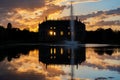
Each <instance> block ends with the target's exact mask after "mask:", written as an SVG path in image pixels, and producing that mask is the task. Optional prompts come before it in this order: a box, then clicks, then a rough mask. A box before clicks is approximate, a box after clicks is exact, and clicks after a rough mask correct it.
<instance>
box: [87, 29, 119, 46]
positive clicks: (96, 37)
mask: <svg viewBox="0 0 120 80" xmlns="http://www.w3.org/2000/svg"><path fill="white" fill-rule="evenodd" d="M85 43H100V44H120V31H113V30H112V29H110V28H109V29H102V28H99V29H97V30H96V31H86V37H85Z"/></svg>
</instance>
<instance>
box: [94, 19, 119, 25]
mask: <svg viewBox="0 0 120 80" xmlns="http://www.w3.org/2000/svg"><path fill="white" fill-rule="evenodd" d="M95 25H97V26H111V25H115V26H120V21H119V20H116V21H100V22H97V23H96V24H95Z"/></svg>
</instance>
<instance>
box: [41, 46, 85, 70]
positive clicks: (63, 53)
mask: <svg viewBox="0 0 120 80" xmlns="http://www.w3.org/2000/svg"><path fill="white" fill-rule="evenodd" d="M71 52H72V50H71V48H69V47H68V48H66V47H65V46H45V47H40V48H39V61H41V62H43V63H44V64H46V68H47V66H48V65H71V58H72V57H71ZM85 60H86V54H85V47H78V48H76V49H74V65H76V66H77V67H78V64H81V63H82V62H84V61H85Z"/></svg>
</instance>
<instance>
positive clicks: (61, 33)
mask: <svg viewBox="0 0 120 80" xmlns="http://www.w3.org/2000/svg"><path fill="white" fill-rule="evenodd" d="M74 23H75V26H74V27H75V31H74V32H75V35H74V36H75V40H76V41H80V42H84V37H85V24H84V23H82V22H80V21H77V20H74ZM65 40H71V32H70V20H47V21H44V22H42V23H41V24H39V41H41V42H53V43H54V42H63V41H65Z"/></svg>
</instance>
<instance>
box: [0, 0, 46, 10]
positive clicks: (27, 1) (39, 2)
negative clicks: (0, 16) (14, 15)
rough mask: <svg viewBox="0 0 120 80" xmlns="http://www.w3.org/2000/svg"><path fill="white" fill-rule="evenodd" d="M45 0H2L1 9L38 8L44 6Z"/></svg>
mask: <svg viewBox="0 0 120 80" xmlns="http://www.w3.org/2000/svg"><path fill="white" fill-rule="evenodd" d="M44 4H45V2H44V0H0V8H1V9H14V8H28V9H33V8H38V7H42V6H44Z"/></svg>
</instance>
